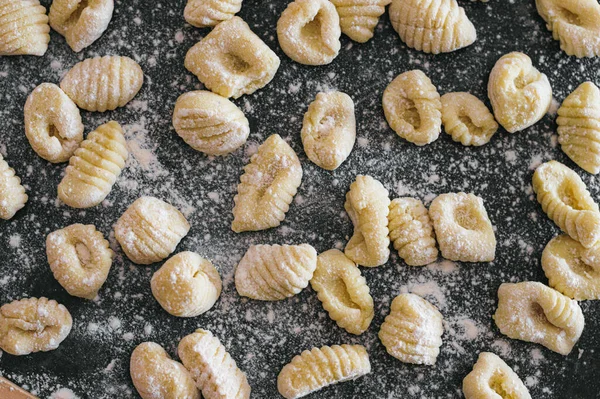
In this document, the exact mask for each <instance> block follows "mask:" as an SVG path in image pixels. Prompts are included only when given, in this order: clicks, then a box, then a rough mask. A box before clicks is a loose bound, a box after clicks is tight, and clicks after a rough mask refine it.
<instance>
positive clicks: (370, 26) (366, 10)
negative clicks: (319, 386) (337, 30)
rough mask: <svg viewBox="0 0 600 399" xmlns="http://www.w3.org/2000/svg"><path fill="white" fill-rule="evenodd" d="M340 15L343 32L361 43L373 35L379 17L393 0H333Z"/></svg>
mask: <svg viewBox="0 0 600 399" xmlns="http://www.w3.org/2000/svg"><path fill="white" fill-rule="evenodd" d="M331 2H332V3H333V5H335V8H336V10H337V12H338V15H339V16H340V27H341V28H342V33H343V34H345V35H346V36H348V37H349V38H350V39H352V40H354V41H355V42H359V43H366V42H368V41H369V40H370V39H371V38H372V37H373V32H374V31H375V27H376V26H377V23H378V22H379V17H381V16H382V15H383V14H384V13H385V6H387V5H388V4H390V3H391V2H392V0H331Z"/></svg>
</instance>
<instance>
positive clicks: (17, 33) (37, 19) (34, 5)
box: [0, 0, 50, 56]
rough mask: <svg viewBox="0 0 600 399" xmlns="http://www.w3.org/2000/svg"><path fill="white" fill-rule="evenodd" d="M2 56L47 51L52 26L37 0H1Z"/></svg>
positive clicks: (43, 52) (0, 49) (0, 42)
mask: <svg viewBox="0 0 600 399" xmlns="http://www.w3.org/2000/svg"><path fill="white" fill-rule="evenodd" d="M0 32H2V34H1V35H0V56H2V55H38V56H42V55H44V54H45V53H46V50H48V43H49V42H50V35H49V32H50V26H49V25H48V17H47V16H46V8H45V7H44V6H42V5H41V4H40V2H39V1H38V0H0Z"/></svg>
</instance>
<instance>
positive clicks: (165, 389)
mask: <svg viewBox="0 0 600 399" xmlns="http://www.w3.org/2000/svg"><path fill="white" fill-rule="evenodd" d="M129 372H130V374H131V380H132V381H133V385H134V386H135V389H136V390H137V391H138V393H139V394H140V396H141V397H142V399H200V392H199V391H198V389H197V388H196V383H195V382H194V379H193V378H192V376H191V374H190V372H189V371H187V369H186V368H185V367H183V365H182V364H181V363H179V362H176V361H175V360H173V359H171V357H170V356H169V354H168V353H167V352H166V351H165V350H164V349H163V348H162V346H160V345H158V344H155V343H154V342H142V343H141V344H139V345H138V346H137V347H136V348H135V349H134V350H133V353H132V354H131V359H130V361H129Z"/></svg>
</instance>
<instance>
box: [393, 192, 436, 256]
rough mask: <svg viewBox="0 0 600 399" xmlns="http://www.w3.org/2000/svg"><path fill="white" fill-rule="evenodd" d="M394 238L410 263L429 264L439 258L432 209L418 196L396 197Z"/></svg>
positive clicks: (395, 243) (402, 254)
mask: <svg viewBox="0 0 600 399" xmlns="http://www.w3.org/2000/svg"><path fill="white" fill-rule="evenodd" d="M388 228H389V230H390V240H391V241H392V242H393V243H394V248H395V249H396V250H397V251H398V254H399V255H400V257H401V258H402V259H404V262H406V264H407V265H410V266H425V265H428V264H430V263H433V262H435V261H436V259H437V258H438V250H437V248H436V241H435V233H434V232H433V224H432V222H431V218H430V217H429V211H427V208H425V205H423V202H421V201H420V200H418V199H415V198H396V199H394V200H393V201H392V202H391V204H390V214H389V215H388Z"/></svg>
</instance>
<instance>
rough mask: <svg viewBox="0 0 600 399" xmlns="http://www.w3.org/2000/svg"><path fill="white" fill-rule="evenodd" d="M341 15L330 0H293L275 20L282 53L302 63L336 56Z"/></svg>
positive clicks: (324, 62)
mask: <svg viewBox="0 0 600 399" xmlns="http://www.w3.org/2000/svg"><path fill="white" fill-rule="evenodd" d="M341 34H342V31H341V30H340V17H339V16H338V13H337V11H336V9H335V6H334V5H333V4H332V3H331V2H330V1H329V0H296V1H293V2H291V3H289V4H288V6H287V8H286V9H285V10H284V11H283V13H282V14H281V17H279V20H278V21H277V39H278V40H279V45H280V46H281V49H282V50H283V52H284V53H285V54H286V55H287V56H288V57H290V58H291V59H293V60H294V61H296V62H299V63H301V64H304V65H327V64H330V63H331V62H332V61H333V60H334V58H335V57H337V55H338V53H339V51H340V47H341V43H340V36H341Z"/></svg>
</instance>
